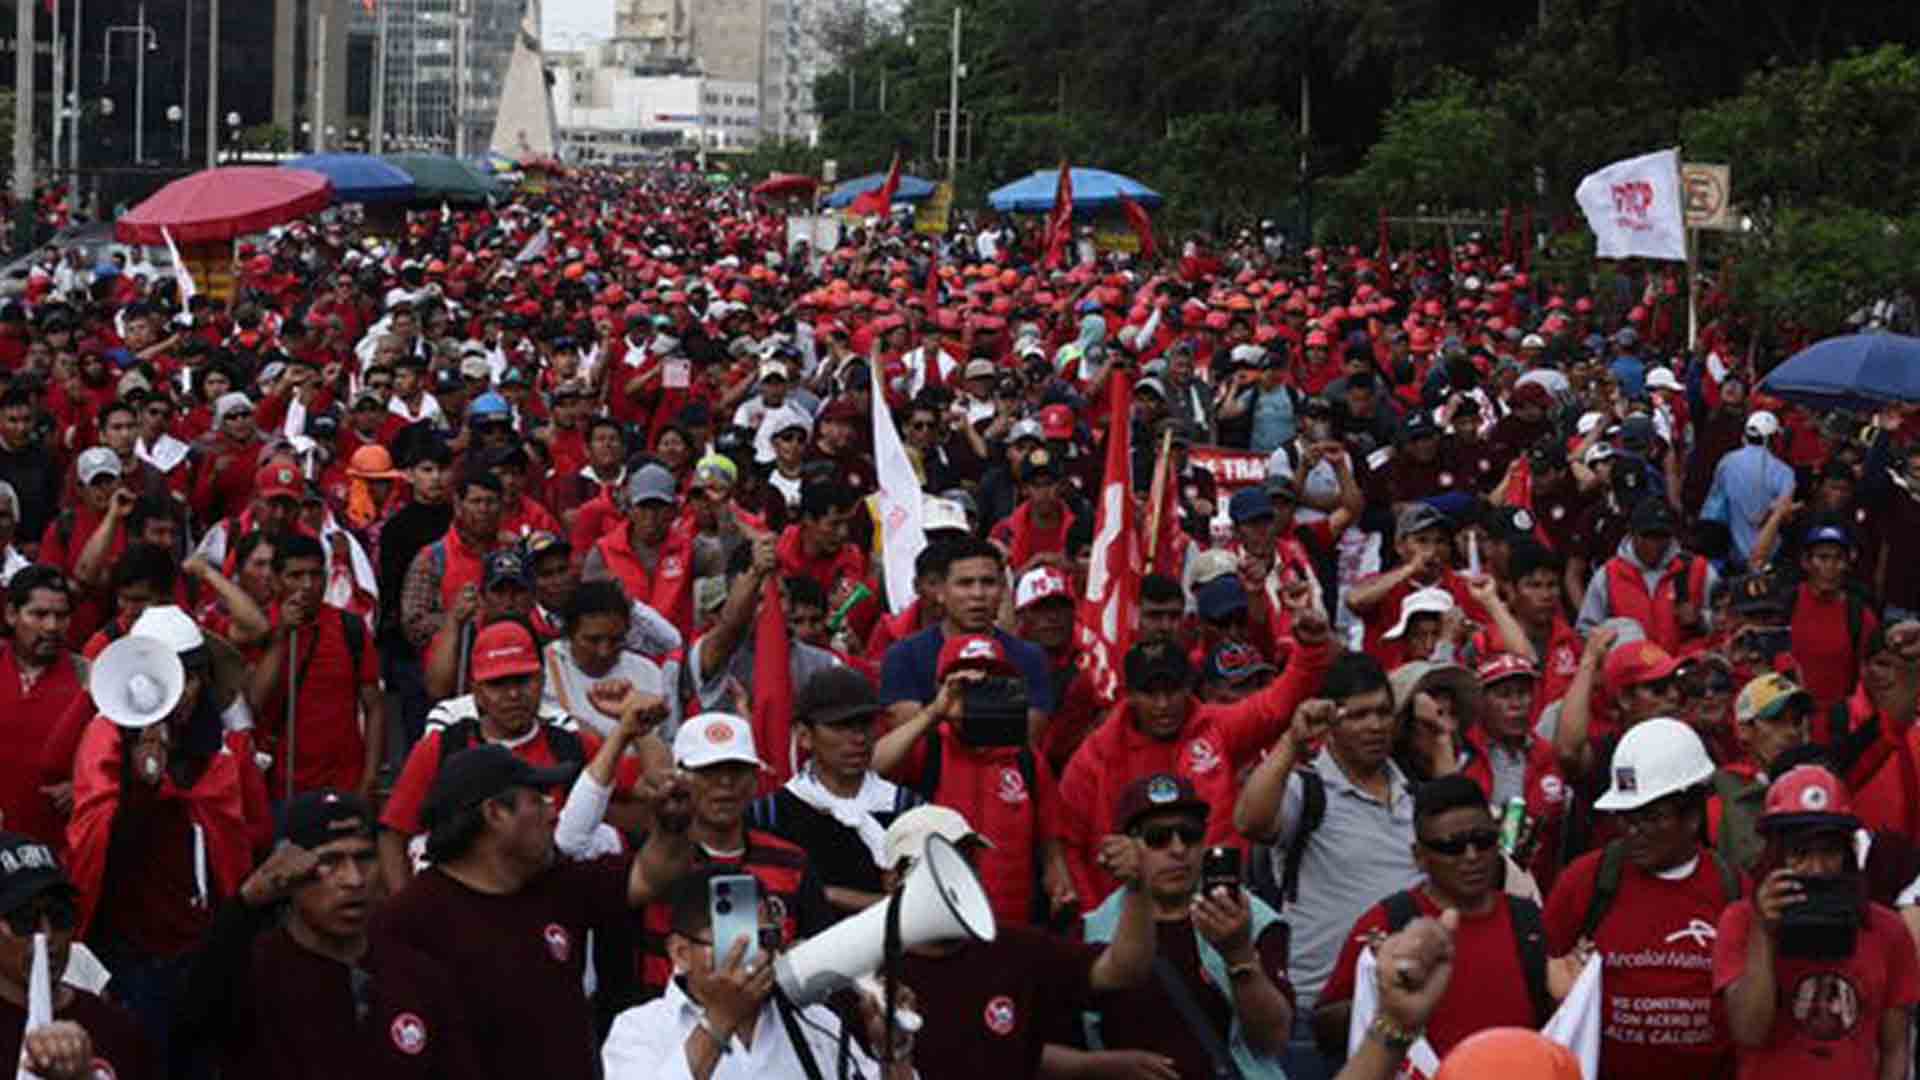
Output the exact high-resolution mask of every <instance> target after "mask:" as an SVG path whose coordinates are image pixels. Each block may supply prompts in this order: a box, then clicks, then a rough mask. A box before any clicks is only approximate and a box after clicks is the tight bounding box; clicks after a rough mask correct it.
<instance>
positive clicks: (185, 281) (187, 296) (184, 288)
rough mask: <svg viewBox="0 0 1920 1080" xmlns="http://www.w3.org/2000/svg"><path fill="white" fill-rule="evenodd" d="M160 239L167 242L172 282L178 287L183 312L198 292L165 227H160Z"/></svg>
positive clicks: (170, 234)
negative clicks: (171, 265) (171, 264)
mask: <svg viewBox="0 0 1920 1080" xmlns="http://www.w3.org/2000/svg"><path fill="white" fill-rule="evenodd" d="M160 239H162V240H165V241H166V242H167V257H168V258H171V259H172V260H173V280H174V282H175V283H176V284H177V285H179V287H180V309H181V310H182V311H185V310H186V307H187V303H188V302H189V301H191V300H192V299H193V297H194V295H195V294H196V293H198V292H199V291H200V290H199V289H197V288H195V287H194V284H193V272H192V271H190V270H188V269H187V264H186V263H185V262H183V261H181V259H180V249H179V248H177V247H174V246H173V234H172V233H170V232H168V231H167V227H166V226H165V225H162V226H160Z"/></svg>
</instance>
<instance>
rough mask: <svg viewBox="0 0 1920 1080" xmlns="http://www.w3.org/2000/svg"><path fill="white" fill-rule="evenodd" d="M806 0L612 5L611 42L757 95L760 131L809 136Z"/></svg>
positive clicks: (812, 123)
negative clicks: (747, 86)
mask: <svg viewBox="0 0 1920 1080" xmlns="http://www.w3.org/2000/svg"><path fill="white" fill-rule="evenodd" d="M807 4H808V0H616V3H615V7H614V23H613V33H614V37H615V38H616V39H619V40H622V41H630V42H635V43H638V44H639V45H640V46H641V50H642V52H643V53H644V54H645V55H647V56H649V57H655V56H657V57H659V58H660V59H661V60H662V61H667V60H682V61H691V62H692V64H693V65H694V66H695V67H697V68H698V69H699V70H700V71H702V72H704V73H705V74H707V75H708V76H710V77H713V78H716V79H727V80H735V81H740V82H750V83H753V84H754V85H755V86H756V87H758V90H759V101H760V131H761V134H762V136H763V137H767V138H773V139H803V140H804V139H811V138H812V137H813V135H814V132H815V128H816V127H817V124H818V121H817V120H816V118H815V117H814V115H813V79H814V77H815V76H816V75H817V74H818V72H819V65H818V63H817V60H816V52H817V50H816V49H815V48H814V46H813V43H812V42H811V41H810V39H809V37H808V35H807V34H806V33H805V32H804V28H803V26H802V22H803V20H804V13H805V9H806V6H807Z"/></svg>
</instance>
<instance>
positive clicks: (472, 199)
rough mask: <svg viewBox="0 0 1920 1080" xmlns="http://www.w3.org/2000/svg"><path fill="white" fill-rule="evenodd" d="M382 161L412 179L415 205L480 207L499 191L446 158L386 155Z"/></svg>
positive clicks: (464, 165)
mask: <svg viewBox="0 0 1920 1080" xmlns="http://www.w3.org/2000/svg"><path fill="white" fill-rule="evenodd" d="M383 160H385V161H386V162H388V163H389V164H391V165H393V166H395V167H396V168H398V169H400V170H401V171H402V172H405V173H406V174H407V175H408V176H411V177H413V184H414V201H416V202H426V203H439V202H446V203H452V204H455V205H459V204H461V203H467V204H480V203H485V202H486V201H487V200H488V199H490V198H492V197H493V195H494V194H495V193H496V192H497V190H498V189H497V188H496V187H495V185H494V179H493V177H491V176H488V175H487V174H485V173H483V172H481V171H480V170H479V168H478V167H476V166H474V165H473V164H472V163H470V162H466V161H462V160H460V159H459V158H457V157H453V156H451V155H448V154H386V155H384V157H383Z"/></svg>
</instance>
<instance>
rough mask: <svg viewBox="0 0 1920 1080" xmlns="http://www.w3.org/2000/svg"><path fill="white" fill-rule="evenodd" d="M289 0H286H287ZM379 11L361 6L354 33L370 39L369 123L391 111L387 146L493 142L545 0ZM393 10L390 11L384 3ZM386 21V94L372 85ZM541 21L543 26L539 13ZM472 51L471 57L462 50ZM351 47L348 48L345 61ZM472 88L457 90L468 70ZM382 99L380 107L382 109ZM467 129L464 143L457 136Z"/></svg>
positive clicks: (438, 1)
mask: <svg viewBox="0 0 1920 1080" xmlns="http://www.w3.org/2000/svg"><path fill="white" fill-rule="evenodd" d="M283 2H284V0H283ZM374 3H375V10H374V11H373V12H371V13H369V12H367V11H365V10H364V9H363V8H362V7H361V6H360V5H359V4H358V3H355V4H354V5H353V8H354V15H353V27H352V34H353V36H354V38H355V39H358V40H362V41H365V42H366V46H365V48H364V52H362V51H361V50H355V51H354V55H356V56H357V55H364V56H365V57H366V62H367V63H368V65H369V70H366V71H354V72H353V73H352V74H351V77H352V78H353V79H354V80H355V81H356V82H364V83H365V84H366V85H368V86H369V88H370V91H369V94H368V122H369V123H370V124H371V123H373V122H374V120H373V117H372V114H373V113H374V112H375V111H380V112H381V113H382V114H383V121H384V122H383V124H382V126H383V128H384V131H385V139H384V140H383V141H384V144H385V148H386V149H397V148H400V147H405V146H419V147H424V148H430V149H438V150H445V151H452V150H454V149H456V148H457V147H458V146H460V145H464V146H465V147H466V150H467V152H468V153H469V154H477V153H480V152H481V151H482V150H484V149H485V148H486V146H487V140H488V139H489V138H490V137H491V136H492V133H493V120H494V114H495V113H496V112H497V111H498V110H499V106H500V88H501V83H502V81H503V80H504V78H505V76H506V71H507V63H508V61H509V60H511V59H512V57H513V41H514V35H515V33H516V32H517V31H518V28H519V26H520V19H521V16H522V15H523V14H524V13H525V11H526V9H527V7H528V5H529V4H530V3H535V4H537V0H374ZM383 8H384V9H385V12H384V16H383V15H382V13H381V9H383ZM383 18H384V21H385V23H386V33H385V41H386V56H385V61H386V63H385V79H384V83H385V87H384V88H385V94H384V96H382V95H380V94H376V93H373V92H371V87H372V84H373V81H374V80H375V79H376V78H377V77H378V75H379V72H380V70H381V65H380V62H379V61H380V58H379V55H378V54H379V42H380V40H381V32H380V24H381V22H382V20H383ZM535 25H538V18H537V13H536V19H535ZM463 52H464V54H465V55H464V59H463V58H462V53H463ZM346 55H347V54H346V53H343V54H342V63H343V65H344V63H345V58H346ZM462 71H464V75H465V80H464V81H465V88H466V89H465V93H464V94H458V93H456V92H455V85H456V80H457V79H459V77H460V73H461V72H462ZM376 100H378V101H379V104H380V106H381V107H380V109H379V110H375V108H374V102H375V101H376ZM462 128H464V133H465V139H464V143H463V142H462V140H460V139H459V138H458V137H457V135H458V131H459V129H462Z"/></svg>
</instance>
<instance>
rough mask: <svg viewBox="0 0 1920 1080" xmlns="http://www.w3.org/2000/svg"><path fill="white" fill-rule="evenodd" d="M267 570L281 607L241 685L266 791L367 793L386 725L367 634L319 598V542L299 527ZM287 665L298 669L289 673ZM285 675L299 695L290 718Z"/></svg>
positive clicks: (322, 569) (322, 581) (322, 577)
mask: <svg viewBox="0 0 1920 1080" xmlns="http://www.w3.org/2000/svg"><path fill="white" fill-rule="evenodd" d="M273 569H274V574H275V576H276V577H277V578H278V579H279V589H280V605H279V610H278V611H277V612H276V613H275V614H276V619H275V626H274V632H273V635H272V637H271V638H270V639H269V644H268V645H267V648H266V650H265V652H263V653H262V654H261V655H260V657H259V658H258V659H257V660H256V661H255V663H254V664H253V665H252V670H251V680H250V685H249V686H248V688H247V698H248V703H249V704H250V705H251V706H252V708H253V711H254V715H255V716H257V717H259V718H260V722H261V731H262V733H263V734H265V735H267V736H268V738H269V739H270V742H269V743H268V746H269V748H270V750H271V752H272V753H273V755H274V760H275V763H274V767H273V770H272V773H273V775H272V780H273V786H272V790H274V791H275V792H277V793H286V792H292V793H299V792H303V791H317V790H320V789H322V788H334V789H338V790H341V791H353V792H358V793H359V794H360V795H362V796H363V797H364V796H367V795H370V794H371V792H372V790H373V786H374V782H375V781H376V780H377V779H378V775H379V771H380V762H381V760H382V758H381V752H382V748H383V747H384V745H385V741H386V729H387V724H386V720H387V711H386V698H385V696H384V695H382V694H381V692H380V668H379V664H378V662H377V657H376V656H375V655H374V654H375V649H374V648H373V645H372V644H371V638H372V636H373V635H372V631H370V630H369V629H368V628H367V626H366V624H365V622H364V621H358V620H360V616H358V615H355V614H353V613H351V612H348V611H344V610H342V609H340V608H337V607H333V606H332V605H330V604H327V603H325V602H324V601H323V600H322V599H321V594H322V592H323V591H324V588H325V585H326V579H327V571H326V556H325V553H324V552H323V551H322V550H321V548H320V542H319V541H318V540H315V539H313V538H312V537H310V536H306V535H304V534H299V533H295V534H292V535H289V536H286V537H283V538H282V539H281V541H280V544H279V546H278V547H276V548H275V550H274V553H273ZM350 621H353V622H352V623H351V624H350ZM289 650H292V652H291V656H290V654H289ZM290 666H295V667H296V668H297V669H296V670H295V671H294V672H293V673H292V674H291V676H290V675H289V673H288V668H289V667H290ZM289 677H291V678H292V679H293V681H294V686H295V687H296V693H297V695H298V697H297V701H296V703H295V705H294V707H293V709H292V715H291V716H289V715H288V707H287V680H288V678H289ZM289 722H291V724H292V728H291V729H289V727H288V724H289ZM276 733H277V734H276ZM289 769H291V770H292V773H293V775H292V776H291V777H289V776H288V775H287V773H288V770H289ZM281 797H283V798H284V797H286V796H285V795H284V794H282V796H281Z"/></svg>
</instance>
